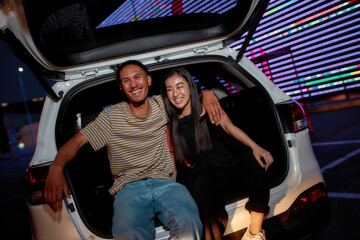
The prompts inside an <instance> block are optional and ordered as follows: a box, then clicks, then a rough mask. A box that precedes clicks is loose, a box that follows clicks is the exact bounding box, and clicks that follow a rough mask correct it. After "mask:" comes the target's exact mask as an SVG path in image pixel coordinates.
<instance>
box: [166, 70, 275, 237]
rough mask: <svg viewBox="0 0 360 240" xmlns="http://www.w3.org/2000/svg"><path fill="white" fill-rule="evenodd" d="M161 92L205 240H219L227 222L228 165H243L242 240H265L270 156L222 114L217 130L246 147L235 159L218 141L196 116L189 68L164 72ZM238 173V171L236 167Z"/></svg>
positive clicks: (182, 175) (182, 178)
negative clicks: (245, 214)
mask: <svg viewBox="0 0 360 240" xmlns="http://www.w3.org/2000/svg"><path fill="white" fill-rule="evenodd" d="M161 95H162V97H163V99H164V103H165V106H166V110H167V113H168V116H169V125H170V135H171V140H172V144H173V148H174V157H175V160H176V162H177V167H178V181H179V182H181V183H183V184H184V185H185V186H186V187H187V188H188V189H189V191H190V193H191V194H192V196H193V197H194V199H195V201H196V202H197V204H198V207H199V211H200V217H201V219H202V222H203V225H204V239H205V240H209V239H222V236H223V233H224V231H225V228H226V225H227V213H226V211H225V200H224V197H223V196H224V194H223V190H224V187H225V186H226V185H227V183H226V180H227V177H226V175H227V172H228V170H227V169H231V168H234V166H238V165H239V163H246V164H245V165H241V166H245V168H246V169H245V170H244V172H245V178H246V183H247V184H246V185H247V188H248V194H249V201H248V203H247V204H246V209H247V210H248V211H249V212H250V216H251V222H250V225H249V227H248V229H247V231H246V233H245V234H244V236H243V238H242V240H246V239H265V231H264V230H263V229H262V223H263V220H264V215H265V214H267V213H268V212H269V207H268V206H267V204H268V201H269V188H268V187H267V185H266V184H267V181H266V176H265V175H266V174H265V171H267V170H268V168H269V166H270V165H271V164H272V162H273V158H272V156H271V154H270V153H269V152H268V151H266V150H265V149H263V148H261V147H260V146H259V145H257V144H256V143H255V142H254V141H253V140H252V139H251V138H250V137H248V136H247V135H246V134H245V133H244V132H243V131H242V130H240V129H239V128H237V127H236V126H235V125H233V124H232V122H231V120H230V119H229V117H228V116H227V115H226V114H225V115H224V117H223V118H222V119H221V121H220V126H221V128H222V129H223V130H224V131H225V132H226V133H227V134H229V135H230V136H232V137H234V138H235V139H236V140H238V141H239V142H241V143H243V144H244V145H245V146H247V147H249V149H251V151H248V153H245V154H243V155H242V156H241V157H240V158H238V157H237V158H236V159H234V157H233V155H232V154H231V153H230V151H229V150H227V148H226V147H225V146H224V145H223V143H222V142H223V140H222V138H221V136H220V134H219V131H216V130H213V129H210V131H209V128H216V126H214V125H212V124H208V122H207V120H206V119H204V118H200V113H201V103H200V101H199V98H198V93H197V88H196V86H195V83H194V82H193V80H192V76H191V75H190V74H189V72H188V71H187V70H185V69H183V68H177V69H173V70H172V71H170V72H169V73H168V74H166V75H165V78H164V81H163V84H162V87H161ZM237 172H238V171H237Z"/></svg>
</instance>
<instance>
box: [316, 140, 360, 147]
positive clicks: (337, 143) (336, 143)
mask: <svg viewBox="0 0 360 240" xmlns="http://www.w3.org/2000/svg"><path fill="white" fill-rule="evenodd" d="M356 143H360V140H349V141H337V142H318V143H312V144H311V145H312V146H327V145H339V144H356Z"/></svg>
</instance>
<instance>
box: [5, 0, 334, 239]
mask: <svg viewBox="0 0 360 240" xmlns="http://www.w3.org/2000/svg"><path fill="white" fill-rule="evenodd" d="M268 2H269V1H267V0H243V1H236V0H227V1H215V0H213V1H198V0H188V1H186V0H183V1H130V0H127V1H96V0H93V1H74V0H73V1H70V0H52V1H39V0H22V1H20V0H6V1H4V2H3V3H2V4H1V6H0V28H1V30H2V31H1V33H0V38H1V39H2V40H3V41H4V42H6V43H7V44H8V45H9V47H10V48H11V49H12V50H13V51H14V53H15V54H16V55H17V56H18V57H19V58H20V59H21V60H22V61H24V62H25V63H26V64H27V65H28V66H29V67H30V68H31V69H32V71H33V72H34V74H35V76H36V77H37V78H38V79H39V81H40V82H41V84H42V85H43V86H44V88H45V89H46V90H47V92H48V95H47V97H46V100H45V102H44V106H43V110H42V114H41V120H40V125H39V130H38V136H37V143H36V150H35V153H34V156H33V158H32V160H31V162H30V165H29V168H28V169H27V171H26V173H25V181H24V182H25V190H26V196H27V202H28V206H29V210H30V214H31V220H32V230H33V239H38V240H49V239H52V240H55V239H93V240H95V239H112V234H111V224H112V219H111V218H112V214H113V209H112V202H113V197H112V196H110V194H109V193H108V189H109V187H110V186H111V184H112V181H113V179H112V176H111V173H110V169H109V164H108V159H107V155H106V150H101V151H99V152H94V151H93V150H92V148H91V147H90V146H89V145H86V146H85V147H83V148H82V149H81V150H80V152H79V154H78V155H77V156H76V158H75V159H74V160H73V161H72V162H71V163H69V164H68V165H67V167H66V169H65V175H66V180H67V183H68V185H69V188H70V192H71V198H70V199H66V198H64V199H63V203H64V206H65V207H64V208H63V210H62V212H61V213H57V214H56V213H54V212H53V211H52V210H51V209H50V207H49V206H48V205H46V204H45V203H44V199H43V188H44V183H45V180H46V177H47V172H48V167H49V165H50V164H51V163H52V162H53V160H54V157H55V155H56V153H57V151H58V149H59V148H60V146H62V144H64V143H65V142H66V141H67V140H68V139H69V138H70V137H72V136H73V135H74V134H75V133H76V132H78V131H79V130H80V129H81V128H83V127H84V126H86V124H88V123H89V122H91V121H92V120H93V119H94V118H95V117H96V116H97V114H98V113H99V112H100V111H102V109H104V108H105V107H107V106H109V105H112V104H115V103H117V102H119V101H122V100H123V97H122V95H121V93H120V89H119V86H117V84H116V81H115V78H116V76H115V71H114V66H116V65H117V64H119V63H121V62H124V61H126V60H129V59H136V60H139V61H141V62H142V63H144V64H145V65H146V66H148V68H149V70H150V72H151V75H152V79H153V86H152V87H151V89H150V95H153V94H159V86H160V81H161V80H162V76H163V74H164V72H165V71H167V70H168V69H169V68H172V67H179V66H182V67H184V68H186V69H188V70H189V71H190V72H191V73H192V74H193V76H194V78H195V79H196V82H197V84H198V86H199V88H200V89H202V90H204V89H212V90H213V91H214V92H215V94H216V96H217V97H218V98H219V100H220V103H221V104H222V106H223V108H224V110H225V111H226V112H227V113H228V115H229V116H230V118H231V119H232V120H233V122H234V124H235V125H237V126H238V127H240V128H241V129H242V130H244V131H245V132H246V133H247V134H248V135H250V137H251V138H253V139H254V140H255V141H256V142H258V143H259V145H261V146H263V147H264V148H265V149H267V150H269V151H270V152H271V153H272V155H273V157H274V159H275V161H274V163H273V165H272V167H271V170H270V175H271V180H270V186H271V191H270V194H271V195H270V202H269V205H270V213H269V215H268V216H267V217H266V220H265V222H264V229H265V230H266V234H267V237H268V238H269V239H280V238H281V237H286V238H287V239H296V238H303V237H306V236H309V235H311V234H312V233H315V232H317V231H320V230H322V229H323V228H324V227H325V226H326V225H327V223H328V220H329V214H330V210H329V209H330V207H329V200H328V196H327V191H326V186H325V183H324V180H323V177H322V174H321V171H320V169H319V165H318V162H317V160H316V158H315V156H314V153H313V150H312V146H311V142H310V137H309V130H308V128H307V120H306V116H305V114H304V110H303V109H302V107H301V105H300V104H299V103H298V102H296V101H294V100H292V99H291V98H290V97H289V96H288V95H286V94H285V93H284V92H282V91H281V90H280V89H279V88H278V87H277V86H276V85H275V84H274V83H273V82H272V81H271V80H269V79H268V78H267V77H266V76H265V75H264V74H263V73H262V71H260V70H259V69H258V68H257V67H256V66H255V65H254V64H253V63H252V62H251V61H250V60H248V59H247V58H246V57H244V56H243V53H244V51H245V49H246V46H247V45H248V42H249V40H250V39H251V36H252V33H253V32H254V31H255V28H256V26H257V24H258V22H259V20H260V18H261V17H262V15H263V13H264V11H265V9H266V7H267V4H268ZM245 34H247V37H246V38H245V40H244V42H243V43H242V48H241V49H240V50H239V51H235V50H234V49H231V48H227V47H226V46H228V45H229V44H230V43H231V42H233V41H235V40H238V39H239V38H240V37H241V36H242V35H245ZM50 80H52V81H50ZM52 82H55V84H53V85H52V86H51V84H50V83H52ZM232 150H233V152H234V154H236V150H237V147H235V148H233V149H232ZM225 194H226V199H227V205H226V210H227V212H228V214H229V221H228V225H227V228H226V232H225V235H226V236H227V237H228V238H229V239H230V238H231V237H239V236H241V235H242V234H243V233H244V231H245V230H246V228H247V226H248V224H249V220H250V218H249V213H248V212H247V211H246V210H245V208H244V206H245V203H246V202H247V196H246V194H245V193H244V191H243V190H242V189H237V188H235V187H233V186H229V191H227V192H226V193H225ZM156 230H157V235H156V237H157V239H166V238H167V236H168V233H167V231H166V230H165V229H164V228H163V227H162V226H161V224H160V223H158V224H157V228H156Z"/></svg>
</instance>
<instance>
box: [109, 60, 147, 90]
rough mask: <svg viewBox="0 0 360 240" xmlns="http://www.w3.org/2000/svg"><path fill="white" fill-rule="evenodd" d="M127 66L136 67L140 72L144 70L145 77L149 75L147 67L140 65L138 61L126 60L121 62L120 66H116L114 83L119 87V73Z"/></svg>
mask: <svg viewBox="0 0 360 240" xmlns="http://www.w3.org/2000/svg"><path fill="white" fill-rule="evenodd" d="M129 65H135V66H138V67H140V68H141V69H142V70H144V72H145V73H146V75H149V70H148V69H147V67H146V66H145V65H144V64H142V62H140V61H138V60H128V61H126V62H123V63H121V64H118V65H116V67H115V68H116V81H117V83H118V84H119V85H120V84H121V81H120V71H121V70H122V69H123V68H124V67H126V66H129Z"/></svg>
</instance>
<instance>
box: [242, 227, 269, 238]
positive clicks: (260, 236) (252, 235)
mask: <svg viewBox="0 0 360 240" xmlns="http://www.w3.org/2000/svg"><path fill="white" fill-rule="evenodd" d="M251 239H255V240H257V239H258V240H266V237H265V230H261V231H260V232H258V233H257V234H251V233H250V230H249V228H247V230H246V232H245V234H244V236H243V237H242V238H241V240H251Z"/></svg>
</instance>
